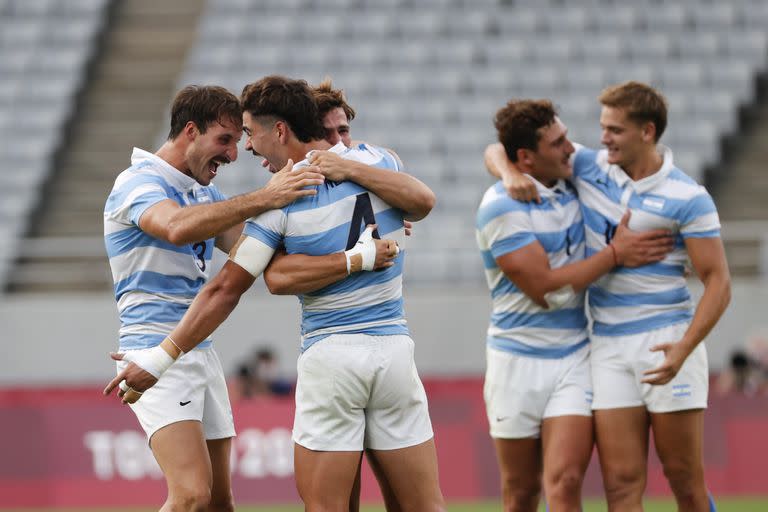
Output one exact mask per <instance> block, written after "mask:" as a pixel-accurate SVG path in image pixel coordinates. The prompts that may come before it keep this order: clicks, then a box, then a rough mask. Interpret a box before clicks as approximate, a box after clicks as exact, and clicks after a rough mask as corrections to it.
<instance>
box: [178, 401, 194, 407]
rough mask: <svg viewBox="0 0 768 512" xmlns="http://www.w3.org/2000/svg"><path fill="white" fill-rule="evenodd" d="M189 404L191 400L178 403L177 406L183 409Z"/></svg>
mask: <svg viewBox="0 0 768 512" xmlns="http://www.w3.org/2000/svg"><path fill="white" fill-rule="evenodd" d="M191 402H192V400H189V401H188V402H179V405H180V406H182V407H184V406H185V405H187V404H189V403H191Z"/></svg>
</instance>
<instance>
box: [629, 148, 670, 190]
mask: <svg viewBox="0 0 768 512" xmlns="http://www.w3.org/2000/svg"><path fill="white" fill-rule="evenodd" d="M663 164H664V157H663V156H661V155H660V154H659V152H658V151H657V150H656V146H655V145H654V146H653V147H651V148H650V149H649V150H648V151H645V152H644V153H642V154H641V155H640V156H639V157H638V158H637V159H635V160H633V161H632V162H630V163H628V164H626V165H624V166H622V169H624V172H625V173H627V176H629V177H630V178H632V180H633V181H640V180H642V179H643V178H647V177H648V176H652V175H654V174H656V173H657V172H659V170H660V169H661V166H662V165H663Z"/></svg>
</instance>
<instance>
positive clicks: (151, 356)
mask: <svg viewBox="0 0 768 512" xmlns="http://www.w3.org/2000/svg"><path fill="white" fill-rule="evenodd" d="M123 361H130V362H131V363H133V364H135V365H136V366H138V367H139V368H141V369H142V370H144V371H145V372H147V373H150V374H152V376H153V377H155V378H156V379H159V378H160V376H161V375H162V374H163V373H165V371H166V370H167V369H168V368H170V367H171V365H172V364H173V363H174V362H175V361H176V360H175V359H174V358H173V357H171V355H170V354H169V353H168V352H166V351H165V349H164V348H163V347H161V346H160V345H157V346H155V347H152V348H149V349H146V350H131V351H128V352H126V353H125V354H124V355H123Z"/></svg>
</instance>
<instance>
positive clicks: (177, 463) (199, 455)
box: [150, 421, 212, 493]
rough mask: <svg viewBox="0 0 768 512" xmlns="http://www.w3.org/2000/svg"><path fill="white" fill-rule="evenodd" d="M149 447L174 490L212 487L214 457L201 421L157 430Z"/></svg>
mask: <svg viewBox="0 0 768 512" xmlns="http://www.w3.org/2000/svg"><path fill="white" fill-rule="evenodd" d="M150 447H151V448H152V453H153V454H154V455H155V459H157V462H158V464H160V468H161V469H162V470H163V474H164V475H165V479H166V481H167V482H168V489H169V491H170V492H171V493H173V492H174V491H175V490H177V489H187V490H190V489H195V490H197V489H199V488H201V487H206V488H207V489H210V487H211V479H212V476H211V472H212V470H211V459H210V455H209V453H208V446H207V445H206V443H205V439H204V436H203V426H202V423H200V422H199V421H179V422H176V423H172V424H170V425H167V426H165V427H163V428H161V429H160V430H158V431H157V432H155V433H154V435H153V436H152V438H151V439H150Z"/></svg>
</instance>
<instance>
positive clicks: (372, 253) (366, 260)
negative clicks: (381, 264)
mask: <svg viewBox="0 0 768 512" xmlns="http://www.w3.org/2000/svg"><path fill="white" fill-rule="evenodd" d="M356 254H359V255H360V256H361V258H362V262H363V266H362V269H361V270H373V266H374V265H375V264H376V243H375V242H374V241H373V229H371V228H370V227H367V228H365V231H363V232H362V234H360V238H358V239H357V243H356V244H355V246H354V247H352V248H351V249H350V250H348V251H344V255H345V256H346V257H347V275H349V274H351V273H352V261H351V260H352V256H354V255H356Z"/></svg>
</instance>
